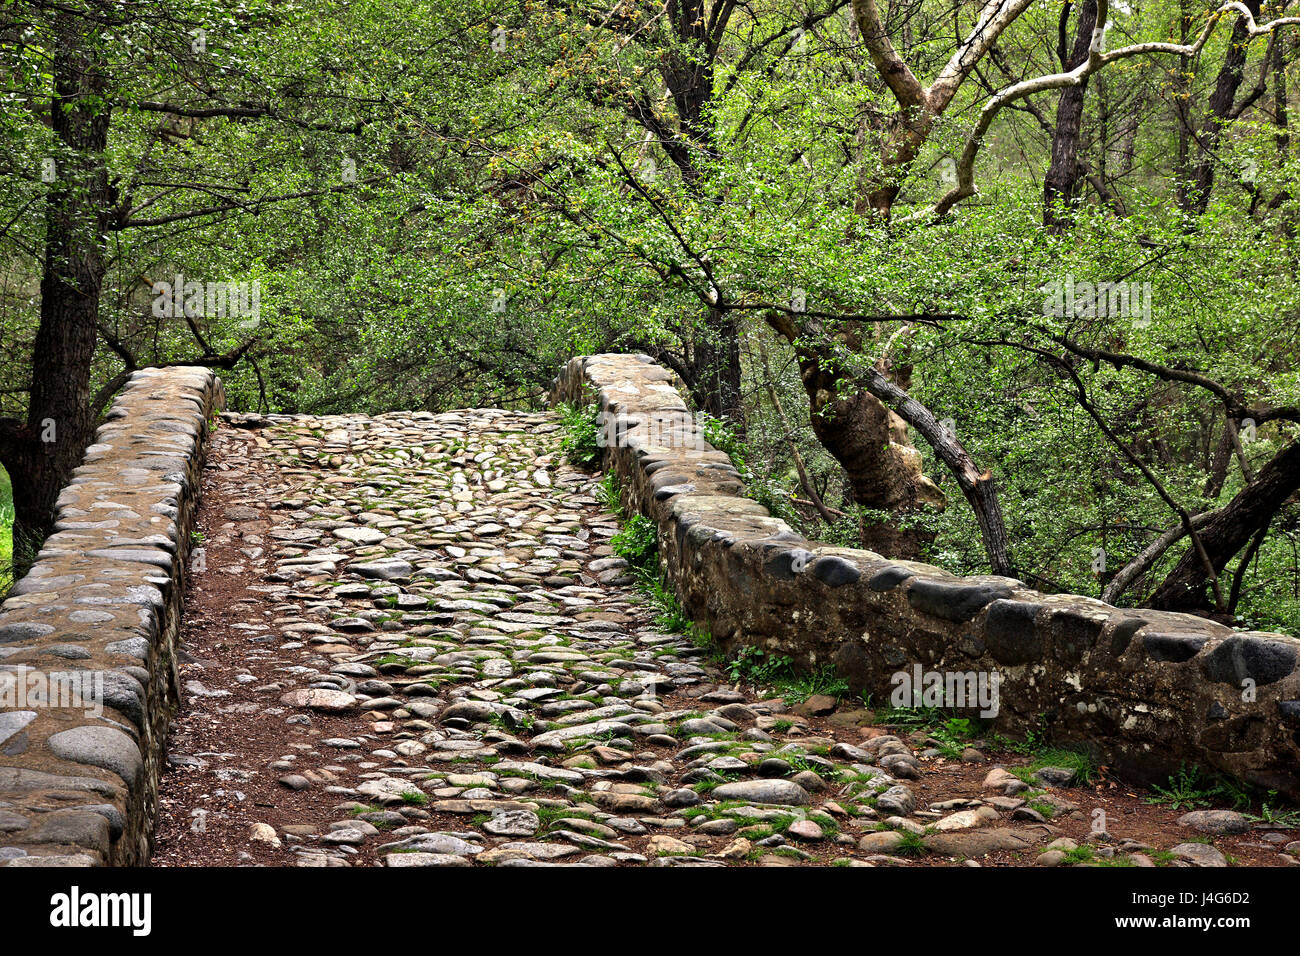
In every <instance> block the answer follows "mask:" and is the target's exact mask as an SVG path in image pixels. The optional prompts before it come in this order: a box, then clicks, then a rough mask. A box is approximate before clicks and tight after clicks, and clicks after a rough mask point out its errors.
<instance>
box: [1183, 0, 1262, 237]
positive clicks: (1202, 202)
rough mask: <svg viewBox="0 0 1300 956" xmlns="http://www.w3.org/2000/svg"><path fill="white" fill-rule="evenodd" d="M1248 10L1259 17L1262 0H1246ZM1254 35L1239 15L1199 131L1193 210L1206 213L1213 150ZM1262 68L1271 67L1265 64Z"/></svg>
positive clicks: (1191, 186)
mask: <svg viewBox="0 0 1300 956" xmlns="http://www.w3.org/2000/svg"><path fill="white" fill-rule="evenodd" d="M1244 2H1245V4H1246V7H1247V9H1249V10H1250V12H1251V14H1252V15H1253V16H1254V17H1256V18H1257V19H1258V17H1259V6H1260V0H1244ZM1250 41H1251V36H1250V33H1249V32H1248V31H1247V29H1246V24H1245V21H1244V20H1243V19H1241V18H1240V17H1238V18H1237V22H1236V23H1235V24H1234V25H1233V28H1232V36H1231V37H1230V38H1229V40H1228V52H1227V54H1226V55H1225V56H1224V58H1223V66H1222V67H1221V68H1220V70H1219V75H1218V77H1217V78H1216V79H1215V81H1214V92H1213V93H1212V94H1210V104H1209V105H1210V112H1209V115H1208V116H1207V117H1206V118H1205V123H1204V125H1203V126H1202V127H1201V132H1200V134H1199V136H1198V137H1197V138H1198V141H1199V146H1200V150H1199V155H1200V159H1199V160H1198V162H1197V164H1196V167H1195V168H1194V169H1193V170H1192V176H1191V182H1190V183H1189V185H1188V189H1187V207H1186V208H1187V209H1188V210H1189V211H1191V212H1194V213H1197V214H1198V215H1199V214H1200V213H1203V212H1205V210H1206V208H1207V207H1208V206H1209V204H1210V190H1211V189H1213V188H1214V166H1215V163H1216V162H1217V161H1218V160H1216V159H1215V156H1214V153H1215V151H1216V149H1217V147H1218V145H1219V136H1220V134H1221V133H1222V130H1223V124H1224V123H1226V122H1227V121H1228V119H1229V118H1230V115H1231V113H1232V105H1233V102H1234V101H1235V100H1236V98H1237V89H1238V87H1240V86H1241V80H1242V77H1243V76H1244V75H1245V70H1246V53H1247V48H1248V47H1249V46H1250ZM1262 69H1268V64H1264V66H1263V67H1262Z"/></svg>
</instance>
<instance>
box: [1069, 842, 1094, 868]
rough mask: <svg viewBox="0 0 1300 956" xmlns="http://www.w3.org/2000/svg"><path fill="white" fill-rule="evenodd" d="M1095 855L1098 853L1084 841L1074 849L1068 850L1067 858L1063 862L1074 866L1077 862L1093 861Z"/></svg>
mask: <svg viewBox="0 0 1300 956" xmlns="http://www.w3.org/2000/svg"><path fill="white" fill-rule="evenodd" d="M1095 857H1096V854H1095V853H1094V852H1093V849H1092V847H1090V846H1088V844H1086V843H1083V844H1080V845H1079V846H1076V847H1075V848H1074V849H1073V850H1066V851H1065V860H1064V861H1063V862H1065V863H1066V864H1067V865H1070V866H1073V865H1075V864H1076V863H1091V862H1092V861H1093V859H1094V858H1095Z"/></svg>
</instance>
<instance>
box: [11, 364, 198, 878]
mask: <svg viewBox="0 0 1300 956" xmlns="http://www.w3.org/2000/svg"><path fill="white" fill-rule="evenodd" d="M222 406H223V391H222V387H221V380H220V379H219V378H217V377H216V375H214V374H213V373H212V372H211V371H210V370H209V369H204V368H195V367H170V368H161V369H158V368H147V369H141V370H140V371H138V372H136V373H135V374H134V375H132V376H131V378H130V381H129V382H128V383H127V385H126V386H125V387H124V388H123V390H122V391H121V393H120V394H119V395H118V397H117V399H116V400H115V401H114V403H113V406H112V408H111V409H110V411H109V412H108V415H107V417H106V420H105V422H104V424H103V425H101V426H100V428H99V430H98V431H97V432H96V435H95V442H94V444H92V445H91V446H90V447H89V448H87V449H86V453H85V457H84V458H83V460H82V464H81V465H80V466H79V467H78V468H77V469H76V470H75V471H74V472H73V476H72V480H71V481H70V482H69V484H68V486H67V487H66V488H64V489H63V492H62V493H61V494H60V495H59V499H58V512H57V521H56V524H55V533H54V534H52V535H51V536H50V537H49V539H48V540H46V542H45V544H44V547H43V548H42V549H41V551H40V553H39V555H38V556H37V559H36V562H35V564H34V565H33V566H32V568H31V570H30V571H29V572H28V573H27V575H26V576H25V577H23V578H22V579H21V580H20V581H19V582H18V583H17V584H16V585H15V586H14V588H13V590H12V591H11V592H10V594H9V597H8V598H7V600H5V602H4V604H3V606H0V866H11V867H12V866H95V865H125V866H130V865H141V864H145V863H147V862H148V860H149V854H150V845H151V837H152V821H153V816H154V803H155V799H156V796H157V787H158V777H159V774H160V773H161V770H162V766H163V760H164V748H165V743H166V736H167V724H168V720H169V718H170V716H171V713H172V710H173V709H174V706H175V704H176V701H177V699H178V698H177V686H176V685H177V678H176V642H177V633H178V623H179V618H180V611H181V603H182V595H183V592H184V584H185V576H186V573H187V571H186V568H187V561H188V558H189V555H190V550H191V547H190V546H191V541H190V536H191V529H192V527H193V521H194V510H195V507H196V505H197V501H198V496H199V481H200V473H201V469H202V466H203V454H204V447H205V442H206V439H207V436H208V429H209V421H210V419H211V418H212V416H214V415H215V414H216V413H217V412H218V411H219V410H220V409H221V408H222Z"/></svg>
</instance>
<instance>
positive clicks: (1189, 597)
mask: <svg viewBox="0 0 1300 956" xmlns="http://www.w3.org/2000/svg"><path fill="white" fill-rule="evenodd" d="M1297 489H1300V440H1298V441H1293V442H1292V443H1291V444H1289V445H1287V446H1286V447H1285V448H1284V449H1282V451H1280V452H1278V453H1277V454H1276V455H1274V456H1273V458H1272V459H1270V460H1269V462H1268V463H1267V464H1266V465H1264V467H1263V468H1261V469H1260V470H1259V473H1258V474H1257V475H1256V476H1255V480H1254V481H1252V482H1251V483H1250V484H1248V485H1247V486H1246V487H1245V488H1243V489H1242V490H1241V491H1240V492H1238V493H1237V495H1236V497H1234V498H1233V499H1232V500H1231V501H1230V502H1228V504H1227V505H1225V506H1224V507H1223V508H1222V509H1221V510H1220V511H1219V512H1217V514H1216V516H1215V518H1214V520H1213V521H1211V522H1210V523H1209V524H1207V525H1206V526H1205V527H1204V528H1203V529H1201V530H1199V531H1198V532H1197V534H1198V537H1199V538H1200V540H1201V544H1202V546H1203V547H1204V549H1205V553H1206V555H1207V556H1208V558H1209V560H1210V563H1211V564H1212V565H1213V567H1214V570H1215V573H1216V574H1221V573H1222V572H1223V569H1224V568H1225V567H1226V566H1227V564H1228V562H1229V561H1230V560H1231V559H1232V558H1233V557H1234V556H1235V555H1236V554H1237V553H1238V552H1239V551H1241V549H1242V548H1244V547H1246V545H1247V544H1248V543H1249V542H1250V540H1251V538H1252V537H1253V536H1254V535H1255V534H1256V533H1257V532H1258V531H1259V530H1260V528H1265V527H1267V526H1268V524H1269V522H1271V521H1272V520H1273V516H1274V515H1275V514H1276V513H1277V511H1278V509H1279V508H1281V507H1282V505H1283V504H1285V503H1286V501H1287V499H1288V498H1290V497H1291V496H1292V495H1293V494H1295V493H1296V490H1297ZM1207 584H1208V576H1207V574H1206V568H1205V563H1204V561H1203V560H1202V558H1201V556H1200V555H1198V554H1197V553H1196V552H1195V550H1194V549H1191V548H1189V549H1188V550H1187V552H1186V553H1185V554H1184V555H1183V556H1182V558H1181V559H1179V561H1178V564H1176V565H1175V566H1174V569H1173V570H1172V571H1170V572H1169V574H1168V576H1166V578H1165V579H1164V581H1162V582H1161V584H1160V587H1158V588H1157V589H1156V591H1155V593H1154V594H1153V595H1151V600H1150V601H1149V602H1148V603H1149V604H1150V606H1151V607H1153V608H1159V609H1161V610H1166V611H1208V610H1210V609H1211V604H1210V602H1209V600H1208V599H1207V597H1206V593H1205V588H1206V585H1207Z"/></svg>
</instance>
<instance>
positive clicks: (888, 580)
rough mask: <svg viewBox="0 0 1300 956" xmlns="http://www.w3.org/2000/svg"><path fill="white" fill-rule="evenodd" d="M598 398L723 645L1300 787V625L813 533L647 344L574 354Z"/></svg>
mask: <svg viewBox="0 0 1300 956" xmlns="http://www.w3.org/2000/svg"><path fill="white" fill-rule="evenodd" d="M593 399H594V400H595V401H597V402H598V403H599V405H600V408H601V410H602V412H604V413H605V415H606V421H607V423H608V432H609V436H610V437H609V440H608V442H607V447H606V448H605V450H604V453H603V459H604V467H605V468H606V469H607V470H613V471H614V472H616V473H617V474H618V475H619V477H620V479H621V480H622V486H623V497H624V504H625V505H627V506H628V507H629V508H631V509H633V510H636V511H639V512H640V513H642V514H644V515H646V516H647V517H650V518H652V519H654V520H655V521H656V522H657V524H658V529H659V545H660V548H659V550H660V555H661V558H662V561H663V572H664V574H665V576H666V577H667V578H668V579H669V581H670V582H671V583H672V584H673V586H674V587H675V588H676V591H677V594H678V597H679V598H680V600H681V602H682V605H683V607H684V608H685V609H686V611H687V612H688V613H689V615H690V616H691V617H692V618H693V619H694V620H695V621H696V622H698V623H699V624H702V625H704V626H705V627H707V628H708V629H709V631H710V632H711V633H712V635H713V637H714V639H715V640H717V641H718V643H719V644H720V645H721V646H722V647H723V648H724V649H725V650H728V651H732V650H735V649H736V648H737V647H739V646H741V645H753V646H760V647H763V648H765V649H767V650H769V651H773V652H776V653H779V654H788V655H790V656H791V657H792V658H794V659H795V660H796V661H797V662H799V663H800V664H801V665H802V666H804V667H810V668H820V667H826V666H829V667H833V668H834V669H835V670H836V671H837V672H838V673H839V674H840V675H841V676H843V677H844V678H845V679H847V680H848V682H849V684H850V687H851V688H852V690H853V691H854V692H855V693H856V692H864V693H867V694H870V695H871V700H872V701H873V702H874V703H876V704H883V703H885V702H889V701H890V700H891V697H893V698H894V700H895V702H897V701H898V700H899V699H904V700H905V699H906V694H905V693H904V695H903V696H902V698H899V697H898V696H895V695H896V692H897V691H898V690H900V689H902V690H904V691H905V689H906V688H907V686H908V684H907V681H908V680H911V681H912V682H913V684H915V683H916V682H917V680H918V679H919V681H920V685H921V687H922V688H924V687H926V686H928V687H931V688H934V687H937V686H942V687H944V688H946V689H947V691H946V693H947V695H948V696H947V698H946V699H944V700H943V702H944V703H945V704H946V705H948V706H949V707H950V708H952V709H953V712H954V713H956V714H959V715H962V716H971V717H976V716H981V715H983V716H986V717H987V718H988V719H989V720H990V721H991V723H992V726H993V727H994V728H995V729H996V730H997V731H1000V732H1003V733H1007V734H1012V735H1020V736H1023V735H1027V734H1029V733H1035V734H1038V735H1040V737H1039V739H1043V740H1047V741H1051V742H1053V743H1056V744H1060V745H1063V746H1069V747H1082V748H1084V749H1086V750H1088V751H1089V752H1090V753H1091V754H1092V755H1093V756H1094V757H1095V758H1096V759H1098V760H1099V761H1101V762H1102V763H1104V764H1106V765H1107V766H1110V767H1112V768H1114V769H1115V770H1117V771H1118V772H1120V773H1122V774H1124V775H1125V776H1127V777H1130V778H1132V779H1135V780H1137V781H1138V782H1145V783H1150V782H1160V783H1163V782H1165V780H1166V779H1167V777H1168V776H1169V774H1171V773H1173V772H1176V771H1177V770H1179V769H1180V767H1182V766H1184V765H1186V766H1187V767H1192V766H1196V767H1200V768H1202V769H1204V770H1206V771H1217V772H1220V773H1223V774H1226V775H1228V776H1230V777H1232V778H1234V779H1236V780H1239V781H1243V782H1246V783H1249V784H1251V785H1254V786H1258V787H1262V788H1265V789H1269V790H1277V791H1279V792H1280V793H1282V794H1283V795H1285V796H1287V797H1288V798H1290V799H1293V800H1295V799H1300V667H1298V666H1297V665H1298V662H1300V640H1297V639H1296V638H1293V637H1290V636H1288V635H1283V634H1272V633H1263V632H1243V631H1236V630H1233V629H1232V628H1229V627H1225V626H1222V625H1220V624H1216V623H1214V622H1212V621H1208V620H1205V619H1203V618H1199V617H1196V616H1193V615H1188V614H1174V613H1169V612H1162V611H1150V610H1142V609H1131V608H1118V607H1112V606H1111V605H1108V604H1105V603H1103V602H1102V601H1099V600H1096V599H1095V598H1089V597H1083V596H1079V595H1068V594H1052V595H1048V594H1043V593H1040V592H1038V591H1035V590H1032V589H1030V588H1028V587H1026V586H1025V584H1024V583H1023V582H1021V581H1017V580H1014V579H1011V578H1004V577H995V576H979V577H959V576H956V575H953V574H949V573H947V572H945V571H944V570H942V569H941V568H937V567H933V566H931V565H927V564H921V563H917V562H910V561H896V560H891V559H889V558H888V557H885V556H882V555H879V554H876V553H874V552H871V551H866V550H859V549H854V548H840V547H832V546H829V545H825V544H822V543H819V542H815V541H809V540H806V539H805V538H803V537H802V536H800V535H799V534H797V533H796V532H795V531H793V529H791V528H790V527H789V526H788V525H787V524H786V523H785V522H783V521H781V520H779V519H777V518H774V517H772V516H771V515H770V514H769V512H768V511H767V509H766V508H764V507H763V506H762V505H760V504H758V503H757V502H755V501H751V500H749V499H747V498H744V497H743V496H742V495H743V490H744V489H743V484H742V482H741V479H740V476H739V475H738V473H737V472H736V469H735V468H734V467H732V465H731V463H730V460H729V459H728V457H727V456H726V455H725V454H724V453H722V452H720V451H718V450H716V449H714V448H713V447H712V446H710V445H708V444H707V443H706V442H704V441H703V438H702V436H701V435H700V434H699V432H698V429H696V428H695V425H694V423H693V421H692V419H691V416H690V414H689V411H688V409H687V407H686V404H685V402H684V401H683V400H682V396H681V392H680V382H679V381H678V380H677V379H676V377H675V376H674V375H673V374H672V373H671V372H669V371H668V370H666V369H664V368H662V367H660V366H658V365H656V364H654V362H653V360H652V359H650V357H649V356H645V355H621V354H603V355H591V356H581V357H578V358H575V359H573V360H572V361H570V362H569V363H568V364H567V365H566V366H565V367H564V368H563V369H562V370H561V372H560V374H559V376H558V377H557V378H556V380H555V383H554V385H553V387H552V390H551V400H552V402H561V401H568V402H585V401H592V400H593ZM931 675H937V677H935V676H931ZM994 686H996V688H997V690H996V698H997V699H996V702H994V701H993V697H992V693H991V692H988V693H985V695H984V699H983V700H980V696H979V689H980V688H993V687H994ZM964 692H969V693H966V694H965V696H964V697H963V693H964ZM936 693H938V692H936ZM931 699H941V697H932V698H931ZM923 702H925V701H924V699H923ZM962 703H965V704H966V705H967V706H965V707H961V706H955V707H954V706H953V705H954V704H962ZM989 704H992V705H993V706H986V705H989ZM990 711H995V713H989V712H990Z"/></svg>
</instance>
